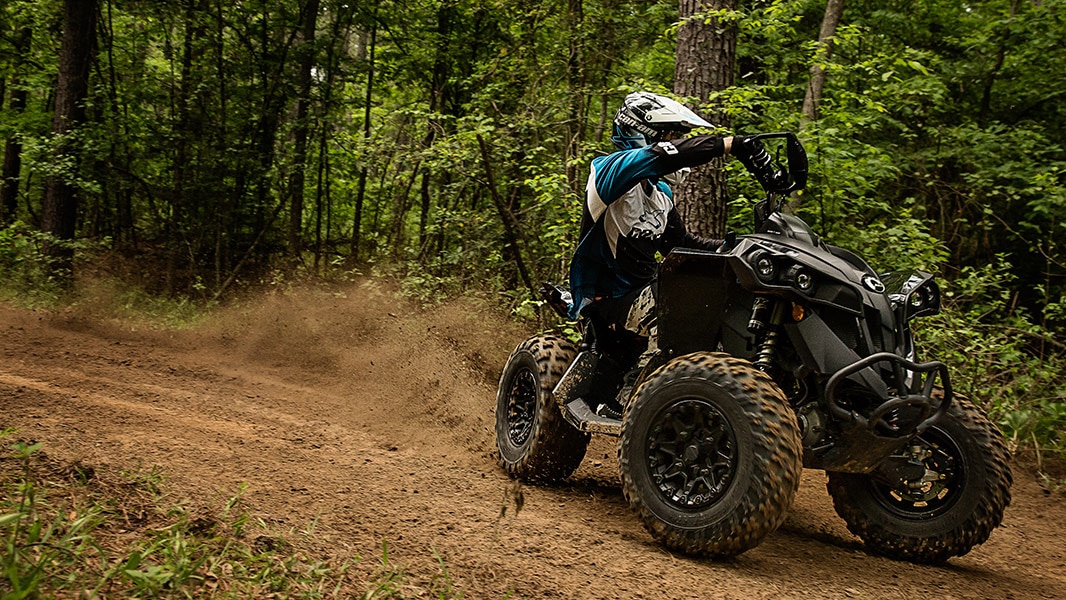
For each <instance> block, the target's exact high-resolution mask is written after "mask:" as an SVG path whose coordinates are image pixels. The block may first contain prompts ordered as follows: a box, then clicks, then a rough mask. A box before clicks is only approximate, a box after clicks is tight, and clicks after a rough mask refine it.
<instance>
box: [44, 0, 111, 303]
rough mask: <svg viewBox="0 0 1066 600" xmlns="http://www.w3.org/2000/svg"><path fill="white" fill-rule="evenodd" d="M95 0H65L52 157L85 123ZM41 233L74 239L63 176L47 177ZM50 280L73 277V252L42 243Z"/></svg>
mask: <svg viewBox="0 0 1066 600" xmlns="http://www.w3.org/2000/svg"><path fill="white" fill-rule="evenodd" d="M96 12H97V11H96V0H65V1H64V3H63V41H62V47H61V49H60V53H59V78H58V81H57V83H56V96H55V98H56V100H55V113H54V115H53V118H52V133H53V134H54V135H55V136H56V137H57V138H59V140H60V143H59V146H58V148H57V150H56V151H57V153H58V154H60V155H63V154H67V153H69V152H72V151H73V150H74V148H73V144H72V143H71V142H70V140H69V139H68V137H67V136H68V134H69V133H70V132H72V131H73V130H74V128H75V127H77V125H78V124H79V123H81V122H82V121H84V120H85V98H86V96H87V95H88V93H89V67H90V65H91V63H92V55H93V46H94V42H95V39H96V38H95V34H96ZM43 208H44V210H43V214H42V219H41V229H42V231H44V232H45V233H48V234H51V236H53V238H54V239H55V240H58V241H60V242H63V241H68V240H72V239H74V230H75V225H76V222H77V214H78V204H77V195H76V192H75V189H74V186H73V185H71V184H70V182H68V181H66V180H65V179H64V178H63V177H60V176H52V177H49V178H48V181H47V182H46V184H45V192H44V207H43ZM43 251H44V254H45V256H46V257H48V258H49V271H50V272H51V273H52V275H54V276H57V277H60V278H61V279H66V280H67V282H68V283H69V282H70V281H71V278H72V276H73V272H72V267H73V259H74V251H73V249H72V248H71V246H70V245H69V244H64V243H58V244H57V243H52V242H47V243H45V245H44V247H43Z"/></svg>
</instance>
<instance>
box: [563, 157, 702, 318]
mask: <svg viewBox="0 0 1066 600" xmlns="http://www.w3.org/2000/svg"><path fill="white" fill-rule="evenodd" d="M722 154H723V145H722V141H721V139H719V138H718V137H715V136H695V137H692V138H688V139H684V140H676V141H673V142H660V143H658V144H655V145H653V146H646V147H644V148H636V149H631V150H620V151H618V152H614V153H612V154H609V155H607V156H600V157H597V158H595V159H593V161H592V168H591V171H590V173H589V179H588V184H587V185H586V186H585V209H584V218H583V221H582V225H581V241H580V242H579V243H578V246H577V250H576V251H575V253H574V259H573V262H572V263H571V265H570V289H571V292H572V293H573V296H574V305H573V307H572V308H571V314H570V316H571V318H575V319H576V318H577V317H578V314H579V313H580V311H581V309H582V308H584V306H585V305H587V304H589V303H590V302H592V301H593V300H595V299H599V298H619V297H621V296H624V295H626V294H628V293H629V292H632V291H634V290H637V289H639V288H642V287H644V286H646V285H648V284H649V283H651V281H652V280H653V279H654V278H655V272H656V269H657V267H658V261H657V260H656V253H657V252H661V253H666V252H668V251H669V250H670V249H672V248H674V247H676V246H679V245H684V246H688V247H694V248H704V247H710V246H711V245H714V244H717V243H719V242H720V240H704V239H703V238H699V237H697V236H694V235H691V234H689V233H688V231H687V230H686V229H685V226H684V223H683V221H682V219H681V216H680V215H679V214H678V212H677V211H676V210H675V209H674V194H673V190H671V189H670V186H669V185H667V184H666V182H665V181H662V180H661V179H660V177H662V176H664V175H667V174H669V173H672V172H674V171H677V170H678V169H681V168H684V167H689V166H695V165H699V164H703V163H705V162H708V161H710V160H711V159H713V158H716V157H718V156H722Z"/></svg>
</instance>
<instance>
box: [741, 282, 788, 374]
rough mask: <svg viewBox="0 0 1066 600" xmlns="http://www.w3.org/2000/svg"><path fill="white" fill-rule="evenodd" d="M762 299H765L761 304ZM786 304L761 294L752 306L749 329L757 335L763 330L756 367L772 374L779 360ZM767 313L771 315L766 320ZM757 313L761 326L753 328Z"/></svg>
mask: <svg viewBox="0 0 1066 600" xmlns="http://www.w3.org/2000/svg"><path fill="white" fill-rule="evenodd" d="M760 301H763V302H762V304H761V305H760ZM784 306H785V303H783V302H772V301H771V300H770V299H769V298H766V297H762V296H760V297H759V298H756V300H755V305H754V306H753V307H752V314H751V321H749V323H748V330H749V331H752V333H755V334H756V335H758V333H759V332H760V331H761V332H762V336H761V339H760V340H759V342H758V346H757V349H756V352H755V361H754V364H755V368H756V369H759V370H760V371H762V372H763V373H767V374H770V373H771V371H772V369H774V365H775V363H776V362H777V344H778V339H779V338H780V336H781V323H782V320H783V319H784V309H783V308H782V307H784ZM767 314H769V315H770V318H769V321H766V320H765V315H767ZM757 315H758V316H759V317H760V318H759V319H758V322H759V325H760V327H757V328H755V329H753V328H752V325H753V324H754V323H755V322H756V316H757Z"/></svg>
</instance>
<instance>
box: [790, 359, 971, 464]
mask: <svg viewBox="0 0 1066 600" xmlns="http://www.w3.org/2000/svg"><path fill="white" fill-rule="evenodd" d="M883 362H888V363H891V365H892V371H893V373H894V374H895V380H896V381H895V384H896V385H895V389H896V391H897V392H896V395H889V396H888V397H887V398H886V399H885V400H884V401H883V402H882V403H881V404H880V405H878V406H877V407H875V408H874V409H873V410H872V411H870V413H869V416H864V415H862V414H859V413H858V412H857V411H855V410H849V409H848V408H845V407H844V406H843V405H842V403H841V397H840V396H841V393H840V392H839V391H838V387H839V386H840V384H841V383H842V382H843V381H844V380H845V379H848V378H849V377H851V376H852V375H855V374H856V373H858V372H860V371H862V370H863V369H866V368H868V367H870V366H871V365H875V364H877V363H883ZM909 375H910V376H913V377H918V378H919V379H918V380H917V381H916V382H913V383H912V384H911V385H908V376H909ZM938 376H939V377H938ZM938 378H939V379H940V382H941V386H942V390H943V391H942V393H943V396H940V395H939V394H934V390H935V388H936V381H937V379H938ZM908 390H920V392H918V393H908ZM825 396H826V401H827V403H828V405H829V410H830V412H832V413H833V416H834V417H836V418H837V419H838V420H839V422H840V423H841V424H842V425H843V427H842V428H841V432H840V437H839V438H838V439H837V440H836V442H835V443H833V444H832V445H830V446H827V447H823V448H813V449H810V451H809V452H805V453H804V457H803V466H805V467H808V468H814V469H825V470H827V471H839V472H844V473H872V474H873V475H874V476H876V477H878V478H879V479H885V480H889V479H894V478H895V479H898V477H899V475H898V473H897V471H899V470H900V469H901V468H903V469H906V468H907V467H908V465H907V464H902V466H901V463H900V461H896V460H895V459H894V458H893V455H895V454H896V453H897V452H898V451H899V450H900V449H901V448H903V447H904V446H906V445H907V443H908V442H910V440H911V439H913V438H914V437H915V436H917V435H920V434H921V433H922V432H924V431H925V430H926V429H928V428H929V427H931V426H932V425H933V424H934V423H936V421H937V419H939V418H940V417H941V415H943V414H944V413H945V412H946V411H947V409H948V407H949V406H950V405H951V381H950V380H949V379H948V369H947V366H946V365H945V364H944V363H941V362H936V361H934V362H928V363H921V364H919V363H915V362H912V361H909V360H907V359H905V358H903V357H902V356H898V355H896V354H892V353H890V352H879V353H877V354H871V355H870V356H867V357H866V358H862V359H860V360H857V361H855V362H854V363H852V364H850V365H848V366H846V367H844V368H842V369H840V370H839V371H837V372H836V373H833V375H832V376H831V377H830V378H829V382H828V383H827V384H826V387H825ZM908 409H911V410H908ZM915 410H916V411H917V415H910V414H907V413H909V412H913V411H915ZM890 419H892V420H894V422H890ZM902 462H903V463H907V461H902ZM908 473H909V472H908Z"/></svg>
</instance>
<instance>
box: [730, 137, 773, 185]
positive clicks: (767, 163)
mask: <svg viewBox="0 0 1066 600" xmlns="http://www.w3.org/2000/svg"><path fill="white" fill-rule="evenodd" d="M729 153H730V154H732V155H733V156H735V157H737V160H739V161H740V163H741V164H742V165H744V168H746V169H747V170H748V171H749V172H750V173H751V174H752V175H754V176H755V179H758V180H759V183H760V184H762V186H763V188H764V189H770V186H772V185H773V184H774V183H775V181H776V179H777V172H776V171H774V165H773V161H772V160H771V158H770V153H769V152H767V151H766V148H764V147H763V145H762V142H760V141H759V140H758V139H757V138H753V137H747V136H739V135H738V136H734V137H733V146H732V149H731V150H730V151H729Z"/></svg>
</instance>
